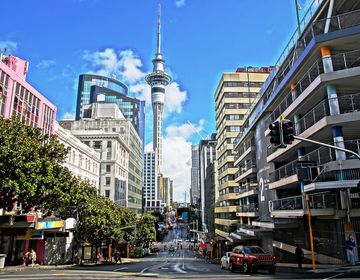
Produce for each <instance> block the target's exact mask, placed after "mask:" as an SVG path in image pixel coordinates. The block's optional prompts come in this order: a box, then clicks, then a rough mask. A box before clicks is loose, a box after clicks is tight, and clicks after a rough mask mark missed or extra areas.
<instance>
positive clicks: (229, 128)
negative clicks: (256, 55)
mask: <svg viewBox="0 0 360 280" xmlns="http://www.w3.org/2000/svg"><path fill="white" fill-rule="evenodd" d="M270 70H271V68H270V67H262V68H254V67H244V68H238V69H237V71H236V72H234V73H224V74H223V75H222V77H221V79H220V82H219V84H218V87H217V89H216V91H215V110H216V131H217V133H216V141H217V146H216V160H217V172H218V189H217V190H216V192H218V195H219V197H218V198H217V201H216V208H215V227H216V229H215V232H216V234H217V235H219V236H222V237H228V236H229V234H230V233H231V232H233V231H236V227H237V223H238V217H237V216H236V208H237V206H238V205H239V193H238V183H237V181H235V177H236V172H237V168H236V167H235V165H234V162H235V158H234V154H233V152H232V150H233V141H234V139H235V137H236V136H237V135H238V134H239V131H240V129H241V127H242V126H243V123H244V119H245V118H246V115H247V114H248V113H249V111H250V109H251V107H252V106H253V105H254V104H256V102H257V98H258V97H257V96H258V93H259V91H260V88H261V86H262V85H263V83H264V81H265V80H266V78H267V77H268V75H269V71H270ZM248 164H250V165H251V161H249V163H248Z"/></svg>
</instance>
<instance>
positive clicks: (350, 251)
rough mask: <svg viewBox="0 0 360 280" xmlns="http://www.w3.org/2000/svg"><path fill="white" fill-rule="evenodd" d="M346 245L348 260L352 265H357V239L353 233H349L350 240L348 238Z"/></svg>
mask: <svg viewBox="0 0 360 280" xmlns="http://www.w3.org/2000/svg"><path fill="white" fill-rule="evenodd" d="M345 246H346V255H347V260H348V262H349V263H350V264H351V265H355V255H354V250H355V241H354V239H353V237H352V235H351V234H350V235H349V237H348V240H346V243H345Z"/></svg>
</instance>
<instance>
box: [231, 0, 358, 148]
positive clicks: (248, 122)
mask: <svg viewBox="0 0 360 280" xmlns="http://www.w3.org/2000/svg"><path fill="white" fill-rule="evenodd" d="M322 2H323V0H314V1H313V2H312V3H311V4H310V5H309V9H308V11H307V13H306V15H305V16H304V21H302V22H301V23H300V31H301V32H303V31H304V29H305V27H306V26H307V24H308V23H309V21H310V20H311V19H312V17H313V16H314V13H315V12H316V10H317V8H318V7H319V6H320V5H321V4H322ZM359 13H360V10H356V11H352V12H349V13H344V14H341V15H337V16H334V17H331V18H330V23H332V22H338V24H337V25H336V24H331V27H330V28H329V32H333V31H337V30H341V29H346V28H349V27H353V26H356V25H359V24H360V16H359ZM326 20H327V19H322V20H319V21H315V22H314V23H312V24H311V25H310V27H309V28H308V30H307V31H306V32H305V33H304V34H303V35H302V36H301V38H299V35H300V34H299V32H298V30H296V31H295V33H294V34H293V36H292V37H291V39H290V40H289V43H288V44H287V45H286V47H285V49H284V51H283V52H282V54H281V55H280V58H279V59H278V61H277V62H276V64H275V67H274V70H273V71H272V72H271V73H270V75H269V77H268V78H267V79H266V81H265V82H264V84H263V86H262V88H261V90H260V93H259V95H258V96H259V97H260V99H263V100H262V102H261V105H260V106H258V108H255V109H254V110H255V111H254V113H251V112H249V114H248V118H246V119H245V123H244V126H243V130H242V131H241V132H240V133H239V135H238V136H237V137H236V138H235V141H234V144H235V146H236V145H237V143H239V142H240V140H241V138H242V136H243V135H244V133H245V132H247V131H248V130H249V128H250V127H251V126H252V124H253V121H254V120H255V119H256V117H255V115H257V114H259V113H260V112H261V111H262V110H263V109H264V104H266V102H267V100H268V98H269V97H270V96H272V94H273V92H275V91H276V89H277V86H278V85H279V84H280V83H281V81H282V80H283V78H284V77H285V76H286V74H287V73H288V72H289V71H290V69H291V68H292V66H293V65H294V63H295V61H296V60H297V58H298V57H299V56H300V55H301V53H302V51H303V50H304V49H305V48H306V46H307V45H308V44H309V42H310V41H311V40H312V39H313V38H314V37H315V35H319V34H321V33H322V32H323V30H324V29H325V25H326ZM339 22H340V23H339ZM297 45H299V46H301V48H296V46H297ZM291 53H293V54H292V56H291V58H289V57H290V54H291ZM287 58H288V60H289V62H288V63H287V65H286V59H287ZM283 64H284V65H283ZM318 66H319V67H322V64H318ZM318 66H316V68H317V67H318ZM280 69H282V70H281V71H280ZM310 76H311V75H310ZM304 82H306V81H304ZM298 94H299V92H298ZM289 95H291V93H289ZM287 98H289V100H291V99H290V97H289V96H287ZM289 100H288V101H289ZM291 102H293V100H292V101H291ZM290 104H291V103H290ZM282 106H284V105H282ZM280 114H281V113H280ZM280 114H278V115H277V116H275V117H274V116H271V118H270V119H268V120H267V123H268V124H270V123H271V122H273V121H274V120H275V119H276V118H278V117H279V115H280ZM253 115H254V116H253Z"/></svg>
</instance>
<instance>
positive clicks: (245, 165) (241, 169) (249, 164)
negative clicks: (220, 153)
mask: <svg viewBox="0 0 360 280" xmlns="http://www.w3.org/2000/svg"><path fill="white" fill-rule="evenodd" d="M251 168H256V159H250V160H248V161H245V162H244V163H243V164H241V165H240V166H239V170H238V171H236V173H235V178H237V177H239V176H241V175H242V174H244V173H246V172H247V171H249V170H250V169H251Z"/></svg>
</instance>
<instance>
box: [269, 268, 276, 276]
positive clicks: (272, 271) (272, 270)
mask: <svg viewBox="0 0 360 280" xmlns="http://www.w3.org/2000/svg"><path fill="white" fill-rule="evenodd" d="M275 271H276V267H275V266H273V267H271V268H269V273H271V274H274V273H275Z"/></svg>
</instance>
